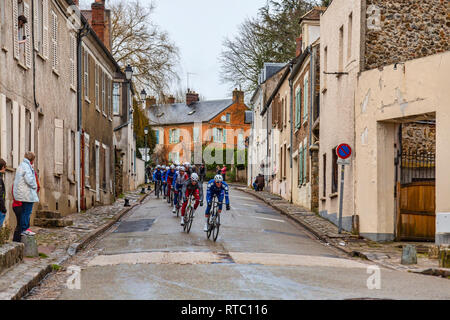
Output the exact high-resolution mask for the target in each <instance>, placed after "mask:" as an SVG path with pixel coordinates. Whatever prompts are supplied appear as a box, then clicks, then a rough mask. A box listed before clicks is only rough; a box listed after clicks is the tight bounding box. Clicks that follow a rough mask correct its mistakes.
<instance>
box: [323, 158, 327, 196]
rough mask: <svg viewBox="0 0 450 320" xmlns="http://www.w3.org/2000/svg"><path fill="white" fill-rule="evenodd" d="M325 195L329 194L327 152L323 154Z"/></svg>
mask: <svg viewBox="0 0 450 320" xmlns="http://www.w3.org/2000/svg"><path fill="white" fill-rule="evenodd" d="M322 174H323V176H322V177H323V186H322V188H323V196H324V197H326V196H327V154H326V153H324V154H323V173H322Z"/></svg>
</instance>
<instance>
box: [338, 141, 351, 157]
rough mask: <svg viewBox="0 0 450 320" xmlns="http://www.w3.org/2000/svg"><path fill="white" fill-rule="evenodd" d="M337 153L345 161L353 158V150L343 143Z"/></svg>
mask: <svg viewBox="0 0 450 320" xmlns="http://www.w3.org/2000/svg"><path fill="white" fill-rule="evenodd" d="M336 153H337V155H338V157H339V158H341V159H344V160H345V159H348V158H350V157H351V155H352V148H351V147H350V146H349V145H348V144H346V143H343V144H341V145H340V146H339V147H337V148H336Z"/></svg>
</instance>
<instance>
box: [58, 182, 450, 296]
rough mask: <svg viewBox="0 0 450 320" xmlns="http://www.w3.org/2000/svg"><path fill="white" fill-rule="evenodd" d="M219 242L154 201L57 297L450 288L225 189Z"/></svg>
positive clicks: (410, 292) (434, 292)
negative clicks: (379, 263)
mask: <svg viewBox="0 0 450 320" xmlns="http://www.w3.org/2000/svg"><path fill="white" fill-rule="evenodd" d="M231 205H232V209H231V210H230V211H224V213H223V214H222V227H221V230H220V234H219V239H218V240H217V242H216V243H214V242H212V241H210V240H207V239H206V234H205V233H204V232H203V223H204V219H203V214H204V210H205V207H199V209H198V210H197V213H196V217H195V220H194V223H193V226H192V230H191V233H190V234H186V233H183V231H182V227H181V226H180V221H179V219H178V218H176V216H174V215H173V214H172V213H171V211H170V209H169V206H168V204H167V202H165V201H162V200H156V199H155V197H154V195H151V196H150V197H148V198H147V200H146V201H145V202H144V203H143V205H142V206H140V207H137V208H136V209H134V210H133V211H132V213H131V214H130V215H129V216H127V218H126V219H125V220H124V221H122V222H121V223H120V224H119V225H118V227H117V228H116V229H115V230H112V231H110V233H109V234H107V235H106V236H105V237H103V238H102V239H101V240H100V241H99V242H97V244H96V245H95V248H94V249H95V252H96V254H95V255H92V257H89V259H87V262H86V264H84V265H81V267H82V272H81V289H80V290H72V289H67V288H65V289H64V290H62V292H61V294H60V295H59V297H58V298H59V299H114V300H116V299H118V300H122V299H125V300H127V299H151V300H153V299H157V300H174V299H175V300H178V299H183V300H184V299H206V300H210V299H214V300H215V299H221V300H228V299H261V300H264V299H269V300H271V299H355V298H369V297H370V298H381V299H450V281H448V280H446V279H441V278H435V277H429V276H422V275H415V274H408V273H405V272H399V271H391V270H388V269H383V268H382V269H381V270H380V275H381V278H380V279H381V289H380V290H377V289H374V290H369V289H368V287H367V279H368V278H369V277H370V276H371V274H369V273H368V269H367V268H368V267H369V266H371V264H368V263H366V262H364V261H362V260H359V259H348V258H346V257H343V256H341V254H340V253H339V252H338V251H336V249H332V248H330V247H327V246H325V245H324V244H322V243H320V242H319V241H317V240H316V239H314V238H312V237H311V236H310V235H309V234H308V233H307V232H306V231H305V230H302V229H301V228H300V227H299V226H297V225H295V224H293V223H292V222H290V221H289V220H288V219H287V218H285V217H284V216H282V215H280V214H279V213H277V212H276V211H274V210H273V209H271V208H270V207H268V206H267V205H265V204H264V203H263V202H262V201H260V200H256V199H255V198H253V197H251V196H250V195H247V194H245V193H242V192H240V191H236V190H233V188H232V189H231Z"/></svg>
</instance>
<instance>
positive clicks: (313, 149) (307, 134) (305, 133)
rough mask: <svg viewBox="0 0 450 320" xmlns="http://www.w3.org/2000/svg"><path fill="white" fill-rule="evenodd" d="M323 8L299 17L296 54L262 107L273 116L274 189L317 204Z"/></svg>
mask: <svg viewBox="0 0 450 320" xmlns="http://www.w3.org/2000/svg"><path fill="white" fill-rule="evenodd" d="M323 10H324V8H321V7H315V8H313V9H312V10H311V11H309V12H307V13H306V14H305V15H304V16H303V17H302V18H301V20H300V26H301V29H302V35H301V37H300V38H298V39H297V54H296V57H295V58H294V59H293V60H292V61H291V62H290V63H289V66H288V67H287V68H285V71H284V73H283V74H282V76H281V78H280V80H279V82H278V83H277V86H276V88H275V89H274V90H273V92H271V96H270V98H269V99H268V101H267V102H266V105H265V109H264V112H268V111H269V110H271V111H272V116H273V117H272V130H271V132H272V134H271V145H272V148H273V150H274V157H272V159H271V167H272V168H273V169H274V170H273V177H274V178H273V181H272V183H271V187H272V188H271V191H272V192H273V193H275V194H279V195H280V196H281V197H283V198H285V199H287V200H289V201H291V202H293V203H295V204H299V205H301V206H303V207H305V208H308V209H313V210H316V209H317V206H318V172H317V171H318V163H317V162H318V161H317V151H318V145H317V143H318V137H319V131H318V126H319V121H318V105H317V100H318V99H317V96H318V92H319V86H318V81H319V70H318V68H319V61H318V59H319V52H318V48H319V44H318V43H319V40H318V38H319V30H320V27H319V19H320V13H321V12H322V11H323ZM310 83H313V84H314V83H315V84H316V85H310ZM310 124H311V125H310ZM313 133H314V135H313ZM291 149H292V150H291Z"/></svg>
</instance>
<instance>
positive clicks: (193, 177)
mask: <svg viewBox="0 0 450 320" xmlns="http://www.w3.org/2000/svg"><path fill="white" fill-rule="evenodd" d="M191 180H192V181H195V182H198V174H196V173H193V174H192V175H191Z"/></svg>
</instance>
